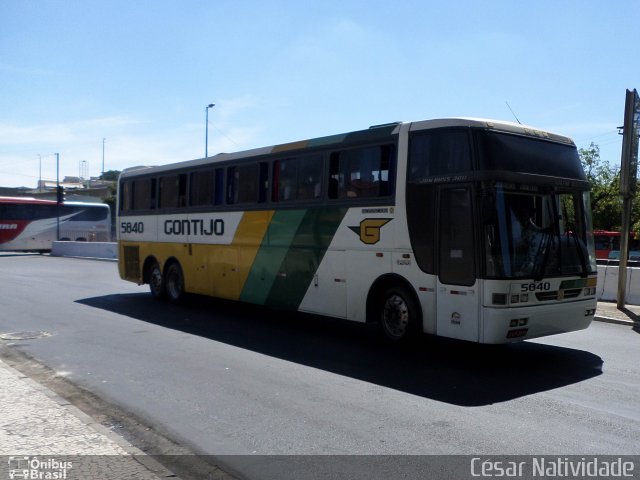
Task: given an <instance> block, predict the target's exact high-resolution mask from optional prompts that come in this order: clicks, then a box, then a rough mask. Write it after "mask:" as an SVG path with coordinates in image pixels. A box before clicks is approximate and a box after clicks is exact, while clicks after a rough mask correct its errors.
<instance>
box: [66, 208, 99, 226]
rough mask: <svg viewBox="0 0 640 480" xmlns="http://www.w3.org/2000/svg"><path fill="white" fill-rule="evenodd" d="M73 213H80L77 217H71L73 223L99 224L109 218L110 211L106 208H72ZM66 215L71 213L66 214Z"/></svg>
mask: <svg viewBox="0 0 640 480" xmlns="http://www.w3.org/2000/svg"><path fill="white" fill-rule="evenodd" d="M71 208H72V209H73V211H79V212H80V213H78V214H77V215H74V216H73V217H71V219H70V221H72V222H97V221H101V220H107V219H108V218H109V209H108V208H106V207H78V206H74V207H71ZM64 213H65V214H68V213H71V212H67V211H65V212H64Z"/></svg>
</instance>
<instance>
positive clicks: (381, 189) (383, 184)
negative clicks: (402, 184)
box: [329, 145, 395, 198]
mask: <svg viewBox="0 0 640 480" xmlns="http://www.w3.org/2000/svg"><path fill="white" fill-rule="evenodd" d="M394 156H395V146H394V145H378V146H374V147H365V148H354V149H350V150H343V151H340V152H333V153H332V154H331V159H330V164H329V198H371V197H384V196H388V195H391V194H392V193H393V187H392V185H393V172H392V170H393V169H392V167H393V165H394V162H393V160H394Z"/></svg>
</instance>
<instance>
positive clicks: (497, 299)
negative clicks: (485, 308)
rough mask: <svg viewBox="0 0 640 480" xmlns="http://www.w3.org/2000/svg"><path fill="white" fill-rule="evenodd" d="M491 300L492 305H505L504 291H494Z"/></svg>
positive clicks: (505, 296)
mask: <svg viewBox="0 0 640 480" xmlns="http://www.w3.org/2000/svg"><path fill="white" fill-rule="evenodd" d="M491 301H492V303H493V304H494V305H506V304H507V295H506V294H505V293H494V294H493V295H492V296H491Z"/></svg>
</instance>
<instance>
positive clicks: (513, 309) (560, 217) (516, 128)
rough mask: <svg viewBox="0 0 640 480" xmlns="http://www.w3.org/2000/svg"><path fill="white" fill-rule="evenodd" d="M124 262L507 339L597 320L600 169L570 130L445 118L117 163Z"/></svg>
mask: <svg viewBox="0 0 640 480" xmlns="http://www.w3.org/2000/svg"><path fill="white" fill-rule="evenodd" d="M118 187H119V201H118V223H117V229H118V235H119V259H120V260H119V270H120V275H121V277H122V278H123V279H126V280H130V281H133V282H137V283H138V284H143V283H147V284H149V285H150V289H151V293H152V295H153V296H155V297H158V298H165V299H168V300H170V301H173V302H176V301H178V300H180V299H181V298H182V297H183V295H184V294H185V293H187V292H188V293H196V294H204V295H210V296H214V297H220V298H225V299H232V300H237V301H241V302H250V303H255V304H260V305H266V306H268V307H273V308H278V309H289V310H296V311H300V312H309V313H314V314H320V315H325V316H332V317H339V318H344V319H348V320H353V321H356V322H375V323H378V324H379V325H380V327H381V330H382V331H383V332H384V333H385V334H386V336H387V337H388V338H389V339H391V340H394V341H401V340H405V339H407V338H410V337H412V336H414V335H415V334H419V333H420V332H424V333H429V334H435V335H440V336H444V337H450V338H456V339H463V340H469V341H473V342H481V343H507V342H513V341H518V340H523V339H528V338H535V337H540V336H544V335H552V334H556V333H562V332H570V331H574V330H580V329H584V328H587V327H588V326H589V324H590V323H591V321H592V320H593V316H594V314H595V309H596V278H597V273H596V257H595V250H594V242H593V233H592V222H591V211H590V202H589V184H588V182H587V180H586V177H585V174H584V172H583V170H582V166H581V163H580V159H579V157H578V153H577V150H576V147H575V144H574V143H573V141H572V140H571V139H569V138H567V137H564V136H560V135H557V134H553V133H549V132H544V131H541V130H536V129H533V128H529V127H525V126H522V125H516V124H512V123H506V122H498V121H488V120H480V119H441V120H427V121H420V122H412V123H393V124H387V125H380V126H374V127H371V128H369V129H366V130H362V131H356V132H351V133H345V134H341V135H334V136H329V137H322V138H316V139H312V140H306V141H300V142H295V143H289V144H284V145H277V146H273V147H266V148H259V149H254V150H249V151H244V152H238V153H230V154H227V153H225V154H219V155H216V156H214V157H210V158H203V159H199V160H192V161H185V162H179V163H174V164H171V165H165V166H157V167H136V168H130V169H127V170H125V171H124V172H123V173H122V175H121V176H120V180H119V186H118Z"/></svg>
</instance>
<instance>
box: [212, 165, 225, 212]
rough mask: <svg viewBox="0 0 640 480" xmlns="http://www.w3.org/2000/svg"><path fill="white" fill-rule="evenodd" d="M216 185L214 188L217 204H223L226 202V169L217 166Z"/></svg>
mask: <svg viewBox="0 0 640 480" xmlns="http://www.w3.org/2000/svg"><path fill="white" fill-rule="evenodd" d="M215 182H216V186H215V188H214V192H215V201H214V203H215V204H216V205H222V204H223V203H224V169H223V168H216V179H215Z"/></svg>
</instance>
